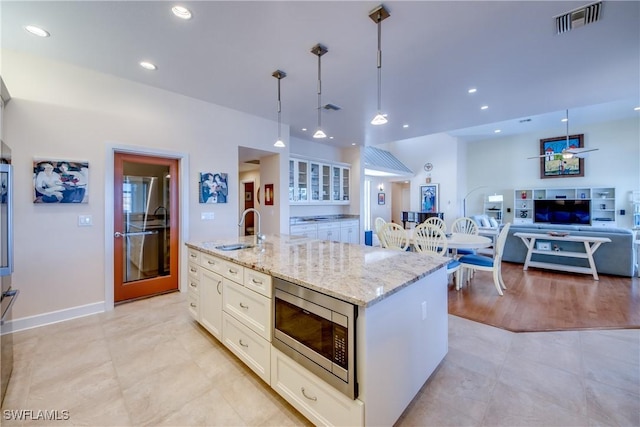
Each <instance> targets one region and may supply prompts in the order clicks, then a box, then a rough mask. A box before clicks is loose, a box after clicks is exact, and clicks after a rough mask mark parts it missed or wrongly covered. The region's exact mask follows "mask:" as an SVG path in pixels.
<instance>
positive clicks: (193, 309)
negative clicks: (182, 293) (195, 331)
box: [187, 291, 200, 321]
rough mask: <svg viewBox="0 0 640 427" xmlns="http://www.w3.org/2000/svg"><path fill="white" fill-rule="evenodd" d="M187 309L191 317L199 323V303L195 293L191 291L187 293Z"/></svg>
mask: <svg viewBox="0 0 640 427" xmlns="http://www.w3.org/2000/svg"><path fill="white" fill-rule="evenodd" d="M187 307H188V309H189V314H191V317H193V318H194V319H195V320H197V321H200V301H199V297H198V294H197V293H195V292H191V291H189V292H187Z"/></svg>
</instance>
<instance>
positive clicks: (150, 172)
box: [113, 153, 180, 303]
mask: <svg viewBox="0 0 640 427" xmlns="http://www.w3.org/2000/svg"><path fill="white" fill-rule="evenodd" d="M178 188H179V186H178V160H177V159H167V158H161V157H150V156H142V155H136V154H130V153H116V154H115V165H114V230H115V233H114V236H113V241H114V245H113V246H114V270H115V271H114V301H115V302H116V303H118V302H123V301H127V300H132V299H137V298H142V297H147V296H152V295H156V294H160V293H165V292H169V291H173V290H177V289H178V258H179V256H178V241H179V239H178V236H179V235H180V234H179V229H178V224H179V218H178V214H179V207H178V200H179V197H178Z"/></svg>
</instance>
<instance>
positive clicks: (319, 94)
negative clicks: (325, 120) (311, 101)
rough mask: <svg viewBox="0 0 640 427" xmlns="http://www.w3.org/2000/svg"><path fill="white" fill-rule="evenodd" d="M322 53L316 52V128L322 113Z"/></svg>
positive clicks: (320, 125) (320, 123)
mask: <svg viewBox="0 0 640 427" xmlns="http://www.w3.org/2000/svg"><path fill="white" fill-rule="evenodd" d="M321 61H322V55H321V54H318V129H321V128H322V114H321V112H320V109H321V108H322V101H321V97H322V67H321Z"/></svg>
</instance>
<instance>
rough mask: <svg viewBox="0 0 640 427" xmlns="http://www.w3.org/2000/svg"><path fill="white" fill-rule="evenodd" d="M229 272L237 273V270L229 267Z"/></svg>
mask: <svg viewBox="0 0 640 427" xmlns="http://www.w3.org/2000/svg"><path fill="white" fill-rule="evenodd" d="M229 273H231V274H238V270H234V269H232V268H230V269H229Z"/></svg>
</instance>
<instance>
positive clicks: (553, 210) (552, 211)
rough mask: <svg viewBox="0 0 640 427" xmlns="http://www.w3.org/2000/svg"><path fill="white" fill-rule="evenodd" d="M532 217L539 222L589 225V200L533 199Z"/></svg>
mask: <svg viewBox="0 0 640 427" xmlns="http://www.w3.org/2000/svg"><path fill="white" fill-rule="evenodd" d="M533 217H534V222H540V223H549V224H582V225H584V224H587V225H590V224H591V200H589V199H586V200H574V199H553V200H534V201H533Z"/></svg>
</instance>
